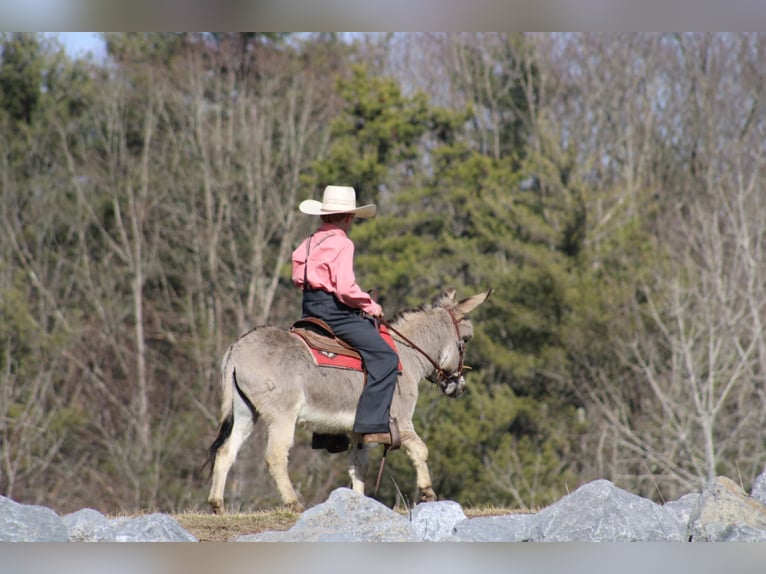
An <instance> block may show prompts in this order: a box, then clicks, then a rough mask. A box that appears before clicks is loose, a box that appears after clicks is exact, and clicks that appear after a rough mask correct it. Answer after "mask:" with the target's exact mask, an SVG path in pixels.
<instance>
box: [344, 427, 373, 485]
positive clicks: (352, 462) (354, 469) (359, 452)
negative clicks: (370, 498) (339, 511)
mask: <svg viewBox="0 0 766 574" xmlns="http://www.w3.org/2000/svg"><path fill="white" fill-rule="evenodd" d="M368 451H369V447H368V446H367V445H364V444H362V441H361V437H360V436H359V435H354V436H353V437H352V440H351V454H349V465H348V475H349V477H351V489H352V490H353V491H354V492H358V493H359V494H364V477H365V475H366V474H367V467H368V465H369V452H368Z"/></svg>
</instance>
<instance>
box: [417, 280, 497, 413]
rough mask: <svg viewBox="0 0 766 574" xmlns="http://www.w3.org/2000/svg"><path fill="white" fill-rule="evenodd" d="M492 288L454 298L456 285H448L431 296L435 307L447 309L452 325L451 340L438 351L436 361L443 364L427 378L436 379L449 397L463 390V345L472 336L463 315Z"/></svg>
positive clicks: (470, 327) (481, 301)
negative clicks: (454, 286) (451, 286)
mask: <svg viewBox="0 0 766 574" xmlns="http://www.w3.org/2000/svg"><path fill="white" fill-rule="evenodd" d="M492 292H493V289H488V290H487V291H485V292H483V293H478V294H476V295H473V296H472V297H468V298H466V299H462V300H460V301H455V293H456V291H455V289H447V290H446V291H444V292H443V293H441V294H440V295H439V296H438V297H436V298H435V299H434V300H433V305H434V306H435V307H443V308H444V309H446V310H447V312H448V313H449V316H450V318H451V320H452V324H453V326H454V342H453V341H449V338H447V340H448V343H447V344H446V346H445V347H444V349H443V350H442V352H441V356H440V357H439V364H440V365H445V366H444V367H442V368H440V369H436V370H435V371H434V373H433V374H432V375H431V376H429V377H428V379H429V380H430V381H431V382H433V383H435V384H436V385H437V386H438V387H439V388H440V389H441V390H442V392H443V393H444V394H445V395H447V396H448V397H450V398H457V397H459V396H461V395H462V394H463V393H464V392H465V377H464V376H463V370H464V369H466V368H467V367H466V366H465V365H464V363H463V358H464V356H465V345H466V343H467V342H468V341H469V340H470V339H471V337H473V325H472V324H471V321H470V320H469V319H467V318H466V315H468V313H470V312H471V311H473V310H474V309H475V308H476V307H478V306H479V305H481V304H482V303H483V302H484V301H486V300H487V299H488V298H489V296H490V295H491V294H492Z"/></svg>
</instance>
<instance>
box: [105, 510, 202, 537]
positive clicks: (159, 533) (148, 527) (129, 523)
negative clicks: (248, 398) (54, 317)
mask: <svg viewBox="0 0 766 574" xmlns="http://www.w3.org/2000/svg"><path fill="white" fill-rule="evenodd" d="M110 524H111V526H112V528H114V531H115V532H114V541H115V542H197V539H196V538H195V537H194V536H192V535H191V534H189V533H188V532H187V531H186V530H184V528H183V527H182V526H181V524H179V522H178V521H177V520H176V519H175V518H173V517H171V516H168V515H166V514H160V513H154V514H147V515H145V516H139V517H137V518H114V519H112V520H111V521H110Z"/></svg>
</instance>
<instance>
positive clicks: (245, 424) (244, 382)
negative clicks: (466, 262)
mask: <svg viewBox="0 0 766 574" xmlns="http://www.w3.org/2000/svg"><path fill="white" fill-rule="evenodd" d="M491 293H492V289H489V290H487V291H485V292H482V293H478V294H476V295H473V296H472V297H468V298H466V299H463V300H460V301H456V300H455V290H454V289H449V290H447V291H445V292H444V293H442V294H441V295H439V296H438V297H436V298H435V299H434V300H433V301H432V303H431V304H430V305H423V306H422V307H420V308H418V309H411V310H406V311H402V312H401V313H399V314H397V316H396V317H394V319H393V320H392V321H391V322H390V324H388V327H389V331H390V332H391V334H392V336H393V339H394V341H395V343H396V347H397V351H398V353H399V358H400V363H401V366H402V371H401V373H400V375H399V379H398V382H397V389H396V392H395V393H394V398H393V402H392V404H391V417H392V418H395V419H396V420H397V421H398V426H399V431H400V437H401V446H402V448H404V450H405V452H406V453H407V455H408V456H409V458H410V459H411V460H412V463H413V465H414V466H415V470H416V473H417V485H418V489H419V494H420V500H421V501H433V500H436V493H435V492H434V490H433V487H432V484H431V475H430V473H429V471H428V465H427V462H426V461H427V458H428V448H427V447H426V445H425V443H424V442H423V440H422V439H421V438H420V437H419V436H418V434H417V433H416V432H415V428H414V426H413V423H412V416H413V414H414V412H415V406H416V403H417V400H418V383H419V382H420V381H421V380H422V379H428V380H429V381H431V382H432V383H434V384H436V385H438V386H439V388H440V389H441V390H442V391H443V392H444V393H445V394H446V395H447V396H448V397H453V398H454V397H458V396H460V395H462V394H463V392H464V390H465V379H464V378H463V358H464V353H465V343H466V342H467V341H468V340H469V339H470V338H471V337H472V335H473V326H472V325H471V322H470V320H469V319H467V318H466V315H468V313H470V312H471V311H473V310H474V309H475V308H476V307H478V306H479V305H480V304H482V303H483V302H484V301H486V300H487V298H488V297H489V296H490V294H491ZM363 384H364V375H363V373H361V372H357V371H353V370H343V369H336V368H328V367H319V366H317V364H316V362H315V361H314V359H313V358H312V355H311V353H310V351H309V348H308V346H307V345H306V343H305V342H304V341H303V340H301V339H300V338H299V337H298V336H296V335H295V334H293V333H291V332H289V331H286V330H284V329H280V328H277V327H273V326H263V327H257V328H255V329H253V330H251V331H250V332H248V333H247V334H245V335H243V336H242V337H240V338H239V339H238V340H237V341H235V342H234V343H233V344H232V345H231V346H230V347H229V348H228V349H227V351H226V353H225V354H224V357H223V361H222V364H221V390H222V394H223V397H222V402H221V418H220V426H219V429H218V435H217V437H216V439H215V441H214V442H213V444H212V445H211V446H210V449H209V455H210V458H209V461H211V462H212V469H211V475H212V483H211V486H210V494H209V496H208V502H209V504H210V506H211V508H212V510H213V511H214V512H216V513H221V512H223V510H224V502H223V494H224V488H225V485H226V476H227V474H228V472H229V469H230V468H231V466H232V464H234V460H235V459H236V456H237V452H238V451H239V449H240V447H241V446H242V443H243V442H244V441H245V439H246V438H247V437H248V436H249V435H250V433H251V431H252V429H253V425H254V424H255V422H257V421H258V419H259V418H260V419H263V421H264V422H265V423H266V425H267V435H268V441H267V446H266V454H265V458H266V464H267V465H268V469H269V472H270V473H271V476H272V478H273V479H274V482H275V483H276V485H277V488H278V489H279V493H280V495H281V497H282V501H283V503H284V504H285V505H286V506H288V507H290V508H292V509H294V510H297V511H302V510H303V505H302V504H301V502H300V501H299V498H298V494H297V493H296V491H295V489H294V488H293V484H292V482H291V481H290V477H289V475H288V456H289V452H290V449H291V448H292V446H293V440H294V435H295V426H296V424H298V425H301V426H302V427H305V428H307V429H309V430H312V431H314V432H316V433H326V434H333V435H338V434H340V435H350V439H351V444H352V445H353V447H352V448H351V449H350V464H349V475H350V477H351V488H353V489H354V490H355V491H356V492H359V493H362V494H364V476H365V473H366V470H367V463H368V453H367V447H362V446H361V443H360V441H359V436H358V435H355V434H354V433H352V432H351V429H352V425H353V422H354V415H355V412H356V405H357V401H358V400H359V396H360V394H361V392H362V386H363Z"/></svg>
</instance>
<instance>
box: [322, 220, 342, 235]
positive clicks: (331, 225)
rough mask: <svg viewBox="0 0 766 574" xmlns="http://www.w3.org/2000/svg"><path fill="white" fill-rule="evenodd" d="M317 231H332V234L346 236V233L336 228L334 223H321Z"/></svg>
mask: <svg viewBox="0 0 766 574" xmlns="http://www.w3.org/2000/svg"><path fill="white" fill-rule="evenodd" d="M317 231H334V232H337V233H340V234H342V235H343V236H345V235H346V232H345V231H343V230H342V229H341V228H340V227H338V226H337V225H335V224H334V223H322V225H320V226H319V229H317Z"/></svg>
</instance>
